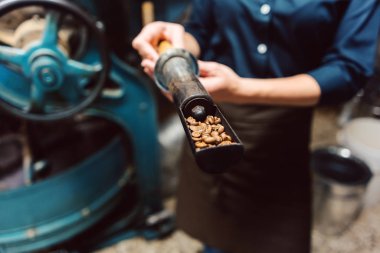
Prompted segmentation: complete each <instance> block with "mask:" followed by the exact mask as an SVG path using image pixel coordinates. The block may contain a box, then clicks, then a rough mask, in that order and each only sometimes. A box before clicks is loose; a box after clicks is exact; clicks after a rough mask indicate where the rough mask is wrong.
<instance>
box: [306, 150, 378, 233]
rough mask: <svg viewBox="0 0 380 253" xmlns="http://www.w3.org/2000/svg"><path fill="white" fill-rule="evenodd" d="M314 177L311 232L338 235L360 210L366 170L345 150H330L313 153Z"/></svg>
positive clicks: (370, 175) (362, 163) (347, 226)
mask: <svg viewBox="0 0 380 253" xmlns="http://www.w3.org/2000/svg"><path fill="white" fill-rule="evenodd" d="M311 169H312V172H313V177H314V189H313V190H314V201H313V212H314V214H313V218H314V228H315V229H316V230H318V231H319V232H321V233H323V234H327V235H340V234H342V233H343V232H344V231H346V230H347V229H348V228H349V226H350V225H351V224H352V223H353V222H354V221H355V220H356V218H357V217H358V216H359V214H360V213H361V210H362V208H363V200H364V195H365V192H366V187H367V184H368V182H369V181H370V179H371V177H372V173H371V171H370V169H369V167H368V166H367V165H366V164H365V163H364V162H363V161H361V160H360V159H358V158H357V157H355V156H353V155H352V153H351V151H350V150H349V149H347V148H343V147H336V146H330V147H326V148H322V149H318V150H315V151H314V152H313V153H312V158H311Z"/></svg>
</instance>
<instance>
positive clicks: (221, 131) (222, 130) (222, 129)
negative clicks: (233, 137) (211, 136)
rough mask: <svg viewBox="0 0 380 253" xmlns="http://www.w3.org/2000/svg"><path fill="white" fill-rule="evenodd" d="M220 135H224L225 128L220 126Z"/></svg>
mask: <svg viewBox="0 0 380 253" xmlns="http://www.w3.org/2000/svg"><path fill="white" fill-rule="evenodd" d="M218 133H220V134H221V133H224V126H222V125H220V126H219V129H218Z"/></svg>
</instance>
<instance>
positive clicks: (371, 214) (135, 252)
mask: <svg viewBox="0 0 380 253" xmlns="http://www.w3.org/2000/svg"><path fill="white" fill-rule="evenodd" d="M340 111H341V108H339V107H336V108H320V109H318V110H317V111H316V113H315V117H314V123H313V131H312V133H313V134H312V144H311V147H312V149H315V148H318V147H325V146H327V145H334V144H336V133H337V131H338V129H339V125H338V123H337V118H338V115H339V113H340ZM167 204H168V208H169V209H173V206H174V204H175V199H173V198H172V199H170V200H169V201H168V203H167ZM202 248H203V246H202V244H201V243H200V242H199V241H197V240H195V239H193V238H191V237H189V236H188V235H186V234H185V233H184V232H183V231H176V232H175V233H173V234H172V235H171V236H169V237H168V238H166V239H163V240H154V241H146V240H144V239H141V238H136V239H132V240H126V241H122V242H120V243H118V244H116V245H114V246H112V247H109V248H107V249H104V250H101V251H98V252H97V253H199V252H201V251H202ZM378 252H380V204H379V205H375V206H372V207H367V208H365V209H364V210H363V211H362V213H361V215H360V216H359V217H358V219H357V220H356V221H355V222H354V223H353V224H352V225H351V226H350V227H349V229H348V230H347V231H346V232H344V233H343V234H342V235H340V236H326V235H324V234H322V233H320V232H318V231H313V251H312V253H378ZM284 253H288V252H284ZM289 253H290V252H289Z"/></svg>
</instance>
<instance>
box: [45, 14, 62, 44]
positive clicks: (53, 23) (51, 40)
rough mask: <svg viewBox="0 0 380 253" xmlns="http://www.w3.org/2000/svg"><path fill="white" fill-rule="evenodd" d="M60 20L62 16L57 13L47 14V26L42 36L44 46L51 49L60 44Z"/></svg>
mask: <svg viewBox="0 0 380 253" xmlns="http://www.w3.org/2000/svg"><path fill="white" fill-rule="evenodd" d="M60 19H61V14H60V13H59V12H57V11H49V12H48V13H47V14H46V18H45V20H46V26H45V30H44V33H43V36H42V45H44V46H47V47H49V46H55V45H57V44H58V33H59V23H60Z"/></svg>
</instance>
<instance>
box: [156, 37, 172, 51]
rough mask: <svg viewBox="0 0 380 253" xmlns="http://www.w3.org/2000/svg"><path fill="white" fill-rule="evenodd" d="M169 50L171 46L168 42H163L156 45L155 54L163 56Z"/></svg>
mask: <svg viewBox="0 0 380 253" xmlns="http://www.w3.org/2000/svg"><path fill="white" fill-rule="evenodd" d="M170 48H173V45H172V44H171V43H170V42H169V41H167V40H163V41H161V42H160V43H159V44H158V47H157V52H158V54H163V53H165V52H166V50H168V49H170Z"/></svg>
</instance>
